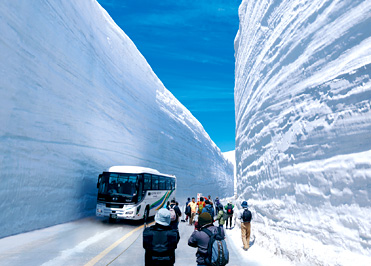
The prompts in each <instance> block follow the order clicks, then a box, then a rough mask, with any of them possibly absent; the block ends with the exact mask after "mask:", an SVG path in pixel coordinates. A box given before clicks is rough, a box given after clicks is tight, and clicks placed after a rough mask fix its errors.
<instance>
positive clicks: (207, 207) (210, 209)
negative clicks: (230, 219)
mask: <svg viewBox="0 0 371 266" xmlns="http://www.w3.org/2000/svg"><path fill="white" fill-rule="evenodd" d="M204 212H208V213H209V214H210V216H211V218H212V219H213V220H214V216H215V213H214V208H213V206H212V205H211V203H210V201H209V200H205V207H204V208H203V209H202V212H201V213H204Z"/></svg>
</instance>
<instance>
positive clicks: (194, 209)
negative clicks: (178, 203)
mask: <svg viewBox="0 0 371 266" xmlns="http://www.w3.org/2000/svg"><path fill="white" fill-rule="evenodd" d="M188 206H189V207H191V216H190V217H189V225H192V224H193V221H194V219H195V216H196V212H197V203H196V199H195V198H192V201H191V202H190V203H188Z"/></svg>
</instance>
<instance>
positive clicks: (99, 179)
mask: <svg viewBox="0 0 371 266" xmlns="http://www.w3.org/2000/svg"><path fill="white" fill-rule="evenodd" d="M101 179H102V175H99V177H98V182H97V188H99V184H100V182H101Z"/></svg>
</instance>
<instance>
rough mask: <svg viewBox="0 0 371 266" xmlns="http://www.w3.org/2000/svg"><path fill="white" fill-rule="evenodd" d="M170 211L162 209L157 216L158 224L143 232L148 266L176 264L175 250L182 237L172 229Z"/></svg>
mask: <svg viewBox="0 0 371 266" xmlns="http://www.w3.org/2000/svg"><path fill="white" fill-rule="evenodd" d="M170 220H171V219H170V211H169V210H167V209H165V208H161V209H160V210H159V211H158V212H157V213H156V216H155V222H156V224H155V225H153V226H151V227H147V228H145V229H144V231H143V248H144V249H145V250H146V253H145V265H146V266H157V265H159V266H160V265H161V266H169V265H174V263H175V249H176V248H177V245H178V242H179V239H180V236H179V232H178V230H175V229H171V227H170Z"/></svg>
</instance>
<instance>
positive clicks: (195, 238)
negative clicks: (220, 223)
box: [188, 212, 225, 266]
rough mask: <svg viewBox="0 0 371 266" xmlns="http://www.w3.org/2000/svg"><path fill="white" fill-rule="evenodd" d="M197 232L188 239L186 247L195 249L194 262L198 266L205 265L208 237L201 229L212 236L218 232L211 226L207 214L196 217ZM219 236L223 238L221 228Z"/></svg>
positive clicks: (210, 220) (216, 228)
mask: <svg viewBox="0 0 371 266" xmlns="http://www.w3.org/2000/svg"><path fill="white" fill-rule="evenodd" d="M198 225H199V228H198V230H195V231H194V232H193V233H192V234H191V236H190V237H189V239H188V245H189V246H191V247H194V248H197V252H196V257H197V259H196V262H197V265H198V266H203V265H206V262H205V258H206V256H207V248H208V244H209V240H210V237H209V236H208V234H207V233H206V232H204V231H203V229H208V230H209V231H210V232H211V233H212V234H216V233H217V232H218V230H219V229H218V227H216V226H214V225H213V220H212V218H211V216H210V214H209V213H208V212H204V213H201V214H200V216H199V217H198ZM221 234H222V236H223V238H225V233H224V230H223V228H221Z"/></svg>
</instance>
